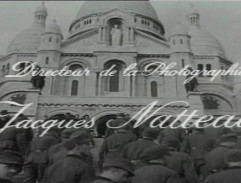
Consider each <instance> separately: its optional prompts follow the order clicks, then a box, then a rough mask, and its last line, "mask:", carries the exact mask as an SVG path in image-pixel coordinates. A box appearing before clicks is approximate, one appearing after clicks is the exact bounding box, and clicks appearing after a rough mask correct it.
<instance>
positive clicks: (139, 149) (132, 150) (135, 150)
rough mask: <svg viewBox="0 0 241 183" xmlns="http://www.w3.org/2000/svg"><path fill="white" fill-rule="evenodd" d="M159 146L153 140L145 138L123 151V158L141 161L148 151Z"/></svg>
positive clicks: (129, 145)
mask: <svg viewBox="0 0 241 183" xmlns="http://www.w3.org/2000/svg"><path fill="white" fill-rule="evenodd" d="M158 145H159V144H158V143H156V142H154V141H153V139H152V138H147V137H144V138H143V139H139V140H137V141H134V142H131V143H129V144H127V145H126V146H125V147H124V149H123V150H122V157H123V158H125V159H128V160H140V158H141V157H142V156H143V154H144V153H145V151H146V150H147V149H149V148H150V147H153V146H158Z"/></svg>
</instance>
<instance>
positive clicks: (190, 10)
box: [187, 4, 199, 15]
mask: <svg viewBox="0 0 241 183" xmlns="http://www.w3.org/2000/svg"><path fill="white" fill-rule="evenodd" d="M193 14H196V15H199V13H198V10H197V9H196V8H195V7H194V5H193V4H190V8H189V9H188V14H187V15H193Z"/></svg>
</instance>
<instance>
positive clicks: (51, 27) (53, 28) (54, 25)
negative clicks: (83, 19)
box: [45, 20, 62, 35]
mask: <svg viewBox="0 0 241 183" xmlns="http://www.w3.org/2000/svg"><path fill="white" fill-rule="evenodd" d="M45 33H55V34H61V35H62V31H61V29H60V27H59V26H58V24H57V23H56V20H54V21H53V22H52V23H51V24H49V25H48V26H47V28H46V30H45Z"/></svg>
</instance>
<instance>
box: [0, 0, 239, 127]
mask: <svg viewBox="0 0 241 183" xmlns="http://www.w3.org/2000/svg"><path fill="white" fill-rule="evenodd" d="M50 13H51V12H48V11H47V7H45V5H44V3H43V4H41V5H40V6H39V7H37V9H36V10H35V12H34V15H33V22H29V25H30V26H29V28H27V29H26V30H24V31H23V32H21V33H19V34H18V35H17V36H16V37H15V38H13V40H12V41H11V42H10V43H9V46H8V48H7V51H6V54H5V55H4V56H2V57H1V58H0V68H1V69H0V101H14V102H17V103H20V104H29V103H32V104H31V107H29V108H28V109H27V110H25V111H24V114H25V115H27V116H28V117H29V118H32V119H43V118H45V117H46V116H48V117H51V116H55V115H58V114H67V113H70V114H72V115H80V116H82V115H84V114H88V115H89V116H90V117H92V118H94V119H95V120H96V124H97V125H99V124H103V123H104V122H106V121H107V120H108V119H111V118H112V117H113V116H114V115H115V114H116V113H126V114H129V115H130V116H132V115H134V114H136V113H137V112H138V111H140V110H141V109H142V108H143V107H145V106H146V105H148V104H150V103H151V102H153V101H157V105H156V108H158V107H160V106H163V105H165V104H167V103H170V105H168V106H167V107H166V108H165V109H163V110H162V111H160V114H176V113H180V111H182V110H183V109H190V110H193V109H196V110H198V111H199V112H200V114H212V115H215V116H218V115H224V114H234V113H235V114H236V113H237V112H238V111H239V109H240V107H241V106H240V101H241V100H240V98H239V95H237V94H236V93H235V92H234V91H235V86H234V84H233V83H234V82H233V77H231V76H228V75H227V76H218V77H216V78H215V80H214V81H210V77H207V76H203V75H202V74H200V75H199V76H198V77H197V81H198V85H197V88H196V90H195V92H186V90H185V87H184V84H183V80H184V79H185V77H183V76H162V75H149V76H145V75H143V74H142V72H144V68H145V66H146V65H147V64H150V63H154V62H162V63H166V64H168V63H172V62H175V63H176V66H175V68H174V69H176V70H180V69H182V68H183V67H185V66H186V65H189V66H191V67H192V68H193V69H198V70H203V69H206V70H212V69H216V70H220V69H221V70H227V69H228V68H230V66H231V65H232V64H233V63H232V62H231V61H230V59H229V58H227V57H226V56H225V51H224V49H223V47H222V45H221V44H220V42H219V41H218V40H217V39H216V38H215V37H214V36H213V35H212V34H210V33H208V32H206V31H204V30H203V29H202V26H201V24H200V19H201V16H200V14H199V12H198V11H197V9H196V8H195V7H192V8H190V11H189V12H187V16H186V20H187V22H188V27H186V26H183V25H181V24H180V23H178V24H177V25H176V26H175V27H173V30H172V31H171V32H170V33H168V35H169V36H168V37H167V36H166V32H165V27H164V25H163V24H162V22H161V20H160V19H159V18H158V16H157V13H156V12H155V10H154V8H153V7H152V5H151V4H150V2H148V1H139V2H134V1H133V2H128V1H112V2H111V3H107V2H103V1H89V2H85V3H84V4H83V5H82V6H81V7H80V9H79V11H78V12H77V14H76V18H75V19H74V20H73V21H72V22H69V32H68V35H63V34H62V31H61V27H59V26H58V24H57V22H56V21H53V22H52V23H50V24H49V25H46V19H47V18H48V14H50ZM163 18H165V17H163ZM20 61H31V62H37V63H38V65H39V66H40V67H41V68H42V69H45V70H49V69H52V70H53V69H58V70H60V69H62V68H64V67H67V68H68V69H69V70H71V71H77V70H84V69H86V68H88V69H89V70H90V75H89V76H81V77H74V76H66V77H63V76H55V77H53V76H50V77H46V78H45V84H44V87H43V89H42V91H40V90H39V89H33V87H32V84H31V82H30V81H31V76H26V77H19V78H18V77H12V78H10V77H5V76H6V75H9V74H14V73H15V72H16V71H14V70H12V69H11V68H12V66H13V65H14V64H15V63H17V62H20ZM132 64H135V67H136V69H138V71H139V73H138V74H137V75H136V76H124V75H123V71H124V70H125V69H126V68H127V67H128V66H130V65H132ZM27 66H28V65H27V64H22V65H21V68H22V69H24V68H26V67H27ZM153 66H154V65H153ZM113 67H115V69H116V71H117V72H116V73H115V74H114V75H113V76H102V75H101V74H100V73H101V71H103V70H108V69H110V68H113ZM173 101H187V102H188V103H189V105H188V106H187V105H183V103H180V102H179V103H178V102H173ZM171 102H173V103H171ZM0 109H7V110H8V111H9V112H10V113H16V112H17V111H19V109H20V107H19V106H14V105H10V104H6V103H3V104H1V106H0Z"/></svg>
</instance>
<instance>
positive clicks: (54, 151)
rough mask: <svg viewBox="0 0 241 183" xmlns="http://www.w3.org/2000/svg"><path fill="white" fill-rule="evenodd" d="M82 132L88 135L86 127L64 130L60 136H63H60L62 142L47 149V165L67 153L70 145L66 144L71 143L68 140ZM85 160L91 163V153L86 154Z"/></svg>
mask: <svg viewBox="0 0 241 183" xmlns="http://www.w3.org/2000/svg"><path fill="white" fill-rule="evenodd" d="M82 134H84V135H87V136H88V137H89V134H88V131H87V130H86V129H83V130H82V129H66V130H64V131H63V133H62V136H63V137H65V138H62V142H61V143H59V144H56V145H54V146H52V147H50V149H49V150H48V160H49V162H48V166H50V165H51V164H53V163H54V162H56V161H58V160H59V159H62V158H64V157H65V156H66V155H67V154H68V149H69V148H72V146H71V147H69V145H68V144H72V143H70V142H71V141H72V140H73V139H75V138H76V137H78V136H80V135H82ZM90 140H91V139H90ZM86 162H88V163H89V164H90V165H92V164H93V157H92V154H91V153H89V155H88V156H86Z"/></svg>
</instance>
